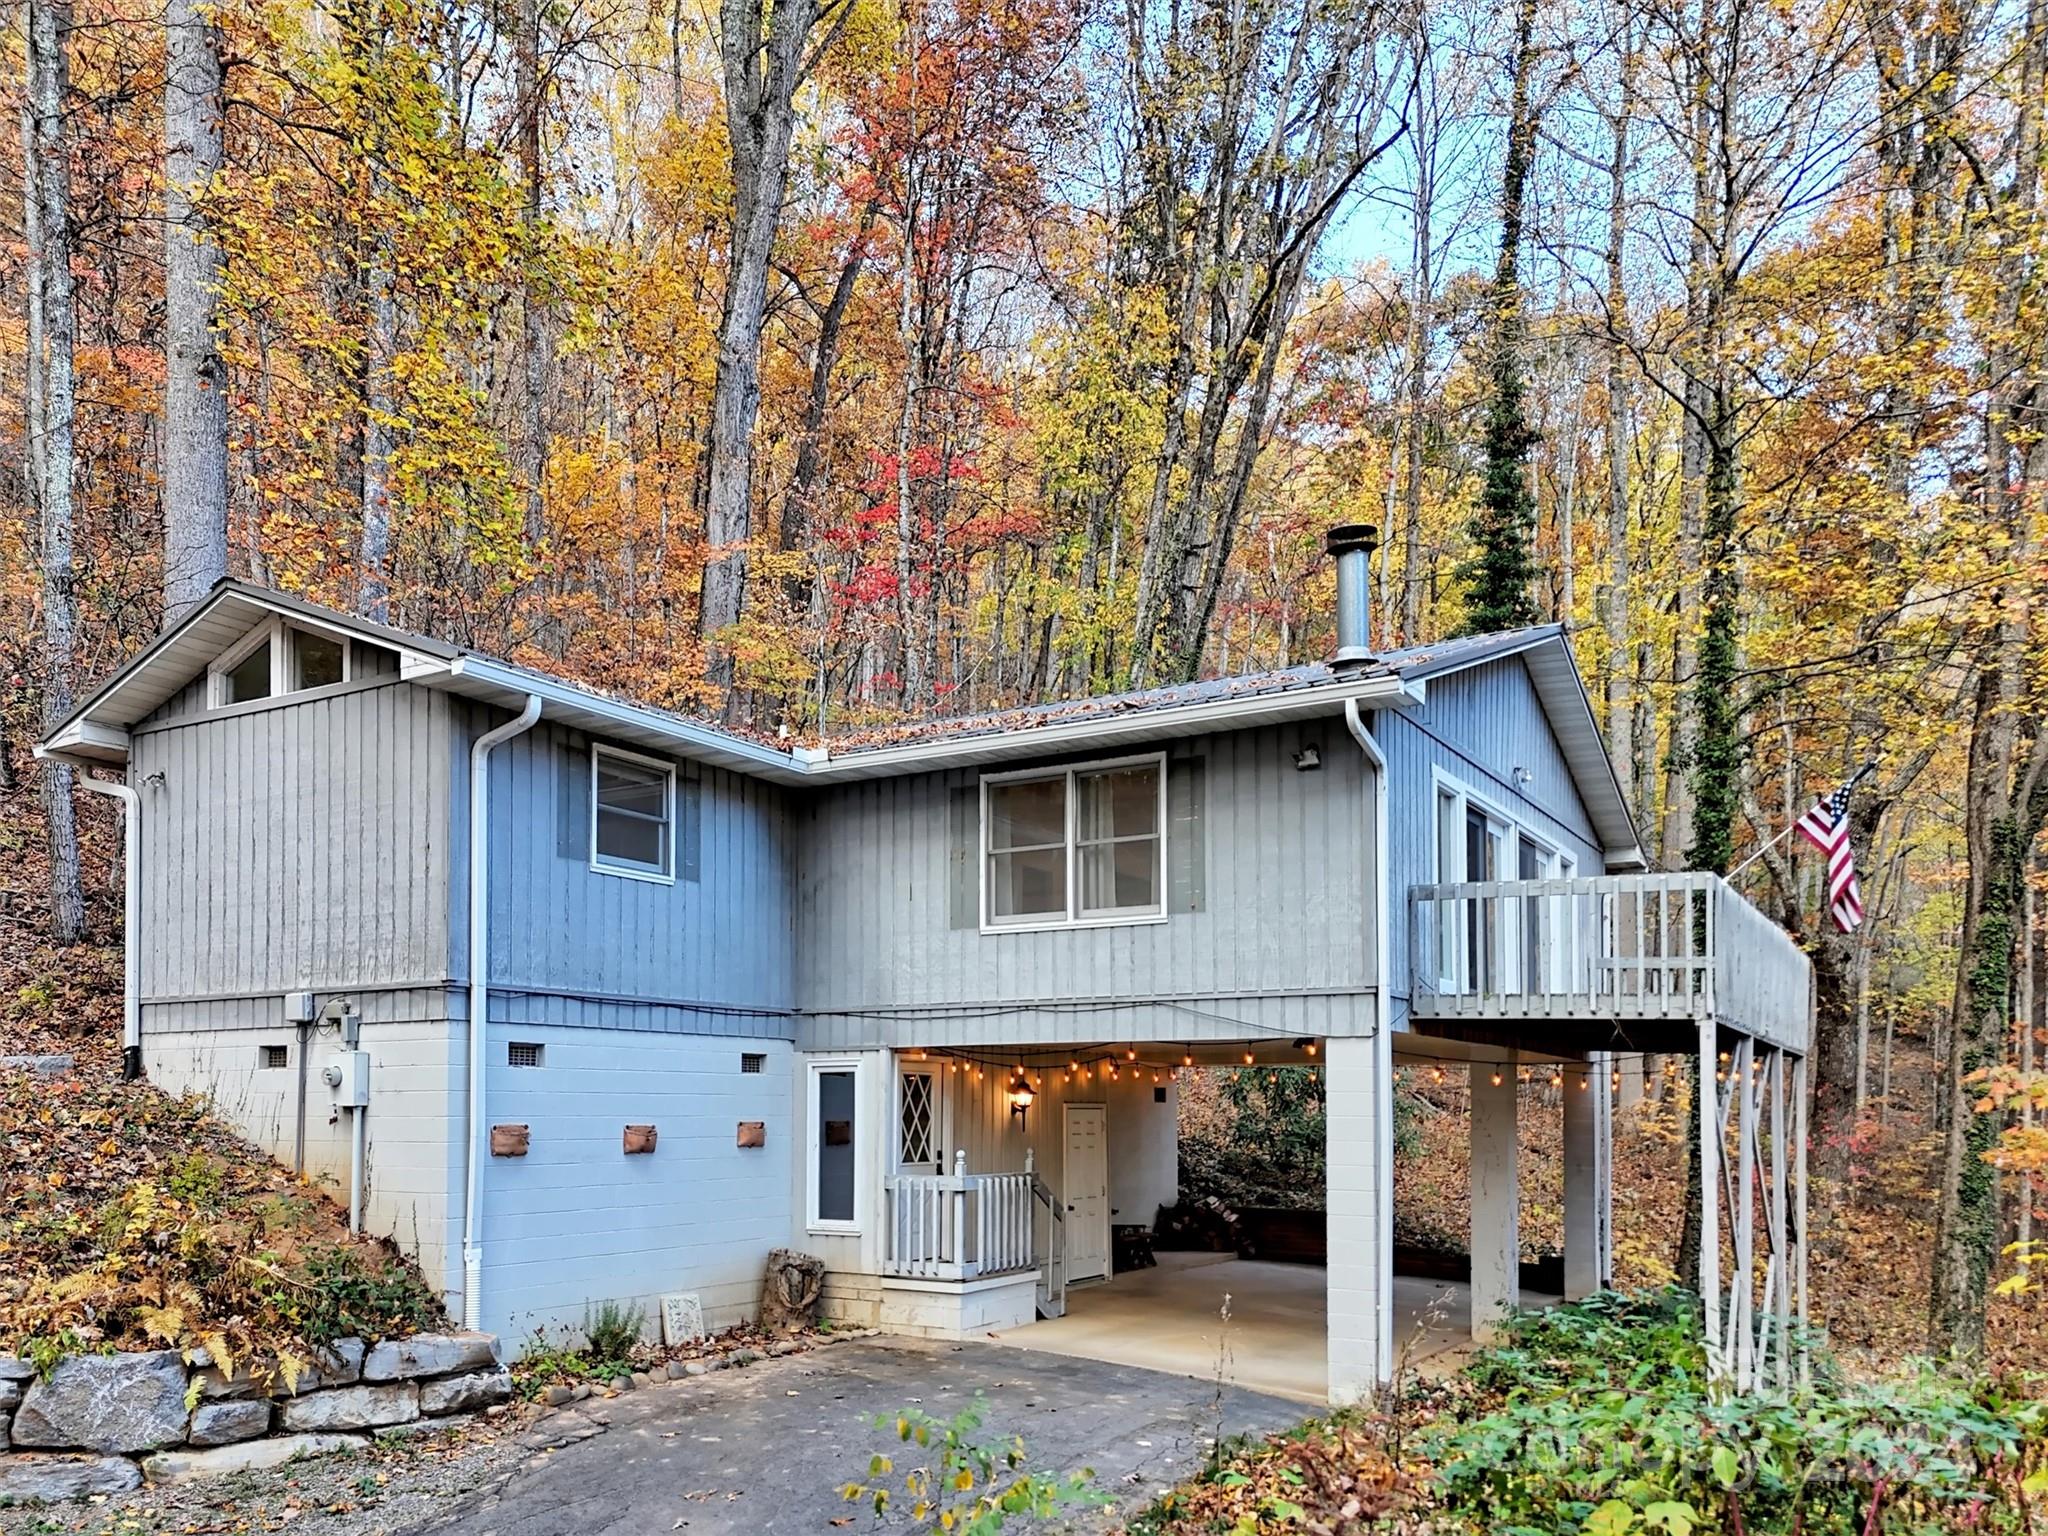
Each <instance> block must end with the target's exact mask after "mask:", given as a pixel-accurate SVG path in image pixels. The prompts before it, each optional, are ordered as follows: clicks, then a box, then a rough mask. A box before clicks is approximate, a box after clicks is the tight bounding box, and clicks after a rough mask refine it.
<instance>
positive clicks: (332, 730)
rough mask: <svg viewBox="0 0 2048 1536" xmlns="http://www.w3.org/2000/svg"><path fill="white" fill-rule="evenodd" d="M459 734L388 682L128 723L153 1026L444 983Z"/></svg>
mask: <svg viewBox="0 0 2048 1536" xmlns="http://www.w3.org/2000/svg"><path fill="white" fill-rule="evenodd" d="M453 735H454V733H453V731H452V729H451V722H450V710H449V701H448V698H447V696H446V695H443V694H439V693H434V692H431V691H429V690H427V689H423V688H417V687H413V686H411V685H409V684H404V683H397V682H389V683H387V682H383V681H381V680H378V681H372V682H362V683H342V684H337V685H335V686H333V687H331V688H323V689H316V690H311V691H309V692H307V693H304V694H292V695H287V696H285V697H283V698H281V699H276V700H265V701H263V702H262V703H261V704H258V705H241V706H236V707H234V708H231V709H223V710H217V711H210V712H201V713H197V714H192V713H186V714H169V715H167V716H165V717H164V718H162V719H160V720H159V719H152V720H150V721H145V722H144V723H143V724H142V725H140V726H138V727H137V728H136V731H135V733H134V738H133V756H132V759H131V763H130V769H129V782H130V783H132V784H134V785H135V786H136V787H137V792H138V795H139V797H140V800H141V824H140V839H141V864H142V871H141V876H142V907H143V911H142V933H143V943H142V954H141V957H140V988H141V995H142V1001H143V1005H144V1028H145V1030H147V1029H148V1028H150V1027H152V1026H154V1025H155V1024H157V1023H158V1022H162V1023H165V1024H167V1025H170V1027H176V1028H184V1029H190V1028H195V1027H215V1028H218V1027H224V1026H225V1027H232V1026H233V1025H235V1024H238V1023H240V1024H244V1025H245V1026H248V1025H254V1024H256V1023H259V1022H261V1021H262V1019H263V1018H264V1017H265V1016H267V1017H268V1018H269V1019H271V1020H276V1019H278V1018H280V1017H281V1009H282V1006H283V1002H282V999H283V994H284V993H286V992H288V991H296V990H304V989H310V990H313V991H318V992H328V993H333V992H358V991H364V990H368V989H404V990H413V989H427V990H431V989H434V988H438V987H439V986H441V985H442V984H443V983H444V982H445V980H446V978H447V977H448V975H449V952H448V899H447V891H448V886H449V872H450V861H451V857H452V854H453V848H452V841H451V835H450V824H449V822H450V817H449V812H450V748H451V745H452V743H453ZM172 1005H186V1006H180V1007H179V1011H178V1017H177V1018H176V1019H175V1020H172V1019H171V1018H169V1017H167V1016H165V1015H163V1014H162V1012H161V1010H163V1009H165V1008H166V1007H169V1006H172ZM365 1006H366V1011H367V1004H366V1005H365ZM209 1010H212V1011H213V1012H216V1013H217V1014H218V1018H217V1019H209V1018H208V1017H207V1016H206V1015H207V1014H208V1012H209ZM438 1011H439V1010H438V1005H435V1012H436V1013H438ZM195 1013H196V1014H197V1015H198V1016H196V1017H195ZM414 1016H415V1017H418V1016H419V1015H418V1014H417V1013H416V1012H415V1013H414ZM428 1016H433V1015H431V1014H430V1015H428Z"/></svg>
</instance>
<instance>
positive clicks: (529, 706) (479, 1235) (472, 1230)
mask: <svg viewBox="0 0 2048 1536" xmlns="http://www.w3.org/2000/svg"><path fill="white" fill-rule="evenodd" d="M540 709H541V700H540V695H539V694H537V693H529V694H528V695H527V696H526V707H525V708H524V709H522V710H521V711H520V712H519V716H518V718H517V719H513V720H508V721H506V722H505V723H504V724H503V725H501V726H499V727H497V728H496V729H495V730H490V731H486V732H484V734H483V735H481V736H479V737H478V738H477V739H476V740H475V741H474V742H473V743H471V745H470V749H469V1122H468V1143H467V1144H468V1149H469V1150H468V1157H467V1161H468V1176H467V1179H466V1182H465V1184H464V1186H463V1191H462V1326H463V1327H465V1328H467V1329H470V1330H471V1331H472V1332H473V1331H475V1330H476V1329H478V1328H481V1327H482V1326H483V1294H482V1292H483V1278H484V1240H483V1224H484V1218H483V1210H484V1202H483V1158H484V1150H483V1134H484V1045H485V1043H486V1042H485V1038H484V1037H485V1036H486V1034H488V1033H489V1030H488V1027H487V1026H488V1024H489V1022H490V997H491V980H490V977H491V837H490V833H491V816H490V808H491V798H490V797H491V772H490V770H491V753H492V751H494V750H495V749H496V748H497V747H498V745H499V744H500V743H501V742H507V741H510V740H511V739H512V738H513V737H514V736H519V735H523V734H524V733H525V732H527V731H529V730H531V729H532V728H533V723H534V722H535V721H536V720H538V719H540Z"/></svg>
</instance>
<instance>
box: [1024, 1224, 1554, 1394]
mask: <svg viewBox="0 0 2048 1536" xmlns="http://www.w3.org/2000/svg"><path fill="white" fill-rule="evenodd" d="M1328 1283H1329V1282H1328V1276H1327V1275H1326V1273H1325V1272H1324V1270H1323V1269H1322V1268H1321V1267H1320V1266H1318V1265H1313V1264H1273V1263H1267V1262H1264V1261H1261V1260H1252V1259H1238V1258H1233V1257H1231V1256H1230V1255H1228V1254H1221V1253H1162V1254H1160V1255H1159V1264H1158V1266H1157V1267H1156V1268H1153V1269H1137V1270H1132V1271H1130V1272H1129V1273H1127V1274H1122V1275H1118V1276H1117V1277H1116V1278H1115V1279H1113V1280H1111V1281H1109V1282H1107V1283H1106V1284H1103V1285H1089V1286H1077V1287H1075V1288H1074V1289H1072V1290H1070V1291H1068V1292H1067V1314H1066V1316H1065V1317H1060V1318H1054V1319H1050V1320H1048V1321H1045V1322H1040V1323H1030V1324H1027V1325H1026V1326H1024V1327H1022V1328H1011V1329H1007V1330H1005V1331H1004V1332H1002V1333H998V1334H993V1335H991V1337H992V1338H994V1339H995V1340H996V1341H997V1342H998V1343H1002V1344H1010V1345H1014V1346H1015V1347H1017V1348H1019V1349H1030V1350H1043V1351H1045V1352H1047V1353H1050V1354H1056V1355H1068V1356H1074V1357H1078V1358H1082V1359H1089V1360H1108V1361H1113V1362H1115V1363H1117V1364H1119V1365H1137V1366H1143V1367H1145V1368H1147V1369H1149V1370H1154V1371H1171V1372H1173V1373H1174V1374H1175V1375H1180V1376H1193V1377H1196V1378H1199V1379H1201V1380H1204V1381H1211V1382H1213V1381H1215V1380H1216V1379H1217V1377H1218V1376H1219V1375H1220V1376H1221V1377H1222V1379H1223V1380H1224V1381H1225V1382H1227V1383H1229V1384H1230V1385H1232V1386H1235V1387H1239V1388H1242V1389H1244V1390H1246V1391H1250V1392H1262V1393H1270V1394H1272V1395H1274V1396H1276V1397H1286V1398H1291V1399H1293V1400H1294V1401H1296V1402H1299V1403H1308V1404H1313V1405H1320V1404H1322V1403H1324V1402H1325V1401H1326V1400H1327V1395H1328V1381H1329V1361H1328V1354H1327V1349H1328V1346H1327V1344H1326V1343H1325V1339H1324V1316H1325V1297H1326V1295H1327V1291H1328ZM1226 1296H1227V1297H1228V1298H1229V1299H1230V1318H1229V1321H1228V1322H1227V1323H1226V1322H1225V1321H1224V1319H1223V1315H1222V1313H1223V1304H1224V1298H1225V1297H1226ZM1529 1299H1530V1300H1531V1301H1537V1300H1540V1299H1541V1298H1534V1297H1532V1298H1529ZM1394 1327H1395V1333H1394V1349H1395V1353H1396V1356H1397V1360H1398V1365H1399V1368H1400V1369H1401V1370H1402V1371H1404V1372H1406V1371H1421V1372H1424V1373H1426V1374H1435V1373H1438V1372H1443V1371H1448V1370H1454V1369H1456V1368H1457V1366H1458V1365H1459V1364H1460V1363H1462V1362H1463V1360H1464V1359H1465V1358H1466V1356H1467V1355H1468V1354H1470V1352H1471V1348H1472V1336H1471V1332H1472V1330H1471V1300H1470V1290H1469V1288H1468V1287H1467V1286H1466V1285H1465V1284H1464V1283H1463V1282H1461V1281H1455V1280H1420V1279H1412V1278H1409V1277H1407V1276H1397V1277H1396V1278H1395V1280H1394Z"/></svg>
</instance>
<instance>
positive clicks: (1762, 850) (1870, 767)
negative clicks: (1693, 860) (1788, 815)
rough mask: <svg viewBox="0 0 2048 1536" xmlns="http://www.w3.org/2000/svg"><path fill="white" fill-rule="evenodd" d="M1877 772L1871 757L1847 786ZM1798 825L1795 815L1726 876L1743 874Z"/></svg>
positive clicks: (1854, 785)
mask: <svg viewBox="0 0 2048 1536" xmlns="http://www.w3.org/2000/svg"><path fill="white" fill-rule="evenodd" d="M1875 772H1877V759H1876V758H1874V757H1873V758H1871V759H1870V761H1868V762H1867V763H1865V764H1864V765H1863V766H1862V767H1861V768H1858V769H1857V770H1856V772H1855V773H1854V774H1852V775H1851V776H1850V778H1849V783H1848V785H1847V786H1846V787H1847V788H1849V789H1854V788H1855V787H1856V786H1857V785H1858V784H1861V783H1862V782H1863V781H1864V780H1865V779H1867V778H1869V777H1870V776H1871V775H1872V774H1873V773H1875ZM1798 827H1799V819H1798V818H1797V817H1796V816H1795V817H1794V818H1793V819H1792V820H1791V821H1790V822H1788V823H1786V825H1785V828H1784V830H1783V831H1781V832H1780V833H1779V834H1778V835H1777V836H1776V837H1774V838H1772V839H1771V840H1770V841H1769V842H1768V843H1759V844H1758V845H1757V847H1756V848H1755V850H1754V851H1753V852H1751V854H1750V856H1749V857H1748V858H1746V859H1744V860H1743V861H1742V862H1741V863H1740V864H1738V865H1736V866H1735V867H1734V868H1733V869H1731V870H1729V871H1728V874H1727V877H1726V878H1728V879H1730V880H1733V879H1734V878H1735V877H1736V876H1737V875H1739V874H1741V873H1742V872H1743V871H1744V870H1745V869H1747V868H1749V866H1750V865H1752V864H1754V863H1755V862H1756V861H1757V860H1758V859H1760V858H1762V857H1763V856H1764V855H1765V854H1767V853H1769V852H1770V851H1771V850H1772V849H1773V848H1775V847H1777V846H1778V844H1780V843H1782V842H1783V841H1785V839H1786V838H1788V837H1790V836H1791V835H1792V834H1793V832H1795V831H1796V830H1798Z"/></svg>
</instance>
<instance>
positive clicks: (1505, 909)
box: [1429, 766, 1578, 993]
mask: <svg viewBox="0 0 2048 1536" xmlns="http://www.w3.org/2000/svg"><path fill="white" fill-rule="evenodd" d="M1445 800H1451V801H1454V802H1455V803H1456V810H1455V811H1454V812H1453V820H1454V823H1455V825H1456V828H1457V845H1458V848H1459V850H1460V852H1461V853H1462V851H1463V849H1464V847H1465V820H1466V817H1467V815H1468V813H1469V812H1470V811H1471V810H1474V809H1476V810H1478V811H1479V813H1480V814H1481V815H1483V816H1484V817H1486V819H1487V820H1488V821H1490V822H1492V823H1493V824H1494V825H1496V826H1497V827H1499V828H1500V831H1501V863H1502V869H1501V871H1500V872H1499V873H1497V874H1496V875H1495V877H1494V883H1498V884H1512V883H1514V882H1516V881H1519V880H1521V879H1522V878H1523V876H1522V874H1521V868H1522V845H1523V844H1524V843H1527V844H1530V845H1531V846H1533V847H1536V848H1538V849H1540V850H1542V853H1543V865H1544V870H1543V873H1542V874H1540V875H1538V876H1536V877H1535V878H1536V879H1539V880H1569V879H1570V878H1572V876H1573V875H1574V874H1576V873H1577V872H1578V860H1577V858H1576V857H1575V856H1574V855H1573V854H1571V853H1570V852H1569V851H1567V850H1566V849H1565V847H1564V846H1563V844H1562V843H1561V842H1560V841H1559V840H1558V839H1557V838H1554V837H1551V836H1549V835H1548V834H1546V833H1543V832H1539V831H1537V830H1535V829H1534V828H1532V827H1530V826H1529V824H1528V823H1527V822H1525V821H1523V820H1522V818H1521V817H1519V816H1517V815H1516V814H1515V813H1514V812H1513V811H1512V810H1510V809H1509V808H1508V805H1507V803H1506V802H1505V801H1502V800H1498V799H1495V798H1494V797H1493V796H1492V795H1488V794H1484V793H1482V792H1480V791H1479V790H1476V789H1474V788H1472V786H1471V785H1469V784H1467V783H1466V782H1465V781H1464V780H1463V779H1460V778H1459V777H1458V776H1457V775H1456V774H1453V773H1448V772H1446V771H1445V770H1444V769H1443V768H1441V767H1437V766H1432V767H1431V769H1430V797H1429V813H1430V816H1431V818H1432V824H1431V827H1430V850H1431V853H1430V857H1431V862H1432V865H1433V873H1434V875H1435V877H1436V878H1435V883H1436V884H1438V885H1471V884H1484V883H1486V882H1482V881H1475V880H1473V879H1472V878H1471V877H1470V876H1469V875H1467V874H1460V875H1459V877H1458V878H1457V879H1456V880H1451V879H1447V878H1446V877H1445V874H1444V867H1443V865H1444V836H1443V827H1442V824H1441V823H1440V822H1437V821H1436V820H1435V818H1436V817H1437V816H1438V815H1439V814H1440V811H1441V808H1442V805H1443V802H1444V801H1445ZM1501 905H1502V915H1503V918H1504V922H1503V925H1502V927H1503V931H1502V933H1501V935H1500V941H1499V942H1500V957H1501V965H1502V967H1503V968H1504V969H1505V971H1506V973H1507V974H1506V975H1505V976H1504V977H1503V978H1501V982H1502V987H1501V989H1502V990H1503V991H1504V992H1516V991H1519V990H1521V981H1522V978H1521V970H1522V958H1523V954H1522V951H1523V944H1522V935H1521V903H1519V902H1518V903H1515V905H1514V907H1513V908H1512V909H1510V908H1509V906H1508V904H1507V903H1505V902H1503V903H1502V904H1501ZM1457 910H1458V912H1459V914H1460V918H1459V931H1458V933H1456V934H1455V935H1445V934H1443V933H1441V932H1439V934H1438V936H1437V944H1436V968H1437V973H1438V974H1437V986H1438V989H1439V990H1440V991H1443V992H1445V993H1450V992H1454V991H1455V990H1456V989H1457V987H1458V983H1459V979H1460V978H1459V977H1458V975H1457V974H1456V971H1455V966H1456V963H1457V960H1458V958H1459V957H1462V956H1464V955H1465V954H1466V952H1467V939H1466V935H1465V933H1464V931H1463V924H1464V917H1463V914H1464V912H1465V910H1466V909H1465V908H1464V907H1463V906H1462V905H1460V906H1459V908H1458V909H1457ZM1438 911H1439V912H1441V911H1442V909H1441V908H1439V909H1438ZM1439 922H1441V918H1439ZM1447 938H1448V939H1450V941H1451V942H1450V943H1447V942H1446V939H1447ZM1446 962H1449V963H1448V964H1447V963H1446ZM1555 963H1556V961H1555V958H1554V957H1553V960H1552V964H1553V965H1554V964H1555ZM1472 980H1473V981H1474V982H1475V984H1476V982H1477V980H1478V978H1472Z"/></svg>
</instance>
